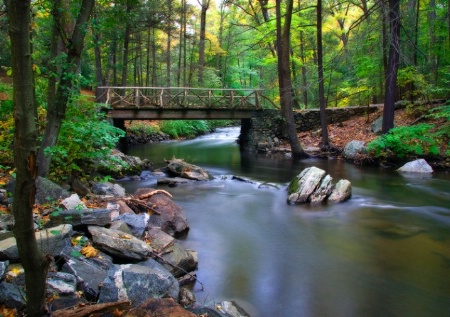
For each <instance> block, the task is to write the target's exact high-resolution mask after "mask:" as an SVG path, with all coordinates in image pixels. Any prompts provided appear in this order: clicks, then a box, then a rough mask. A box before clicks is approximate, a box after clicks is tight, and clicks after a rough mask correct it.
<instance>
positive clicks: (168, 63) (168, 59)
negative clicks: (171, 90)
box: [166, 1, 172, 87]
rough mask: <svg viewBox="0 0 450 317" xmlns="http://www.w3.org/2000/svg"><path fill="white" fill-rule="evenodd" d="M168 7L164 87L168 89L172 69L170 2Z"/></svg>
mask: <svg viewBox="0 0 450 317" xmlns="http://www.w3.org/2000/svg"><path fill="white" fill-rule="evenodd" d="M168 5H169V13H168V14H169V16H168V19H167V20H168V23H167V43H166V44H167V45H166V86H167V87H170V86H171V83H170V77H171V76H172V74H171V68H172V65H171V64H172V61H171V56H170V55H171V54H172V52H171V51H172V48H171V41H172V1H168Z"/></svg>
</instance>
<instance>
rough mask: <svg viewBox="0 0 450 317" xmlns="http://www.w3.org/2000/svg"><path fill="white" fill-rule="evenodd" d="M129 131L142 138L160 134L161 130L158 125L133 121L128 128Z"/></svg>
mask: <svg viewBox="0 0 450 317" xmlns="http://www.w3.org/2000/svg"><path fill="white" fill-rule="evenodd" d="M127 131H128V132H130V133H132V134H134V135H136V136H139V137H142V136H147V135H151V134H154V133H158V132H159V131H160V129H159V126H158V125H156V124H148V123H145V122H142V121H132V122H131V124H130V125H129V127H128V128H127Z"/></svg>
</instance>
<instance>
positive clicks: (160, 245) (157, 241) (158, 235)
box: [147, 227, 175, 254]
mask: <svg viewBox="0 0 450 317" xmlns="http://www.w3.org/2000/svg"><path fill="white" fill-rule="evenodd" d="M147 234H148V238H149V240H150V246H151V247H152V249H153V250H154V251H155V252H156V253H158V254H160V253H162V251H163V250H164V249H165V248H167V247H168V246H170V245H172V244H173V243H174V241H175V239H174V238H173V237H172V236H171V235H169V234H167V233H165V232H164V231H162V229H161V228H160V227H149V228H148V230H147Z"/></svg>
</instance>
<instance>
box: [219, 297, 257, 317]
mask: <svg viewBox="0 0 450 317" xmlns="http://www.w3.org/2000/svg"><path fill="white" fill-rule="evenodd" d="M220 306H221V310H222V311H223V312H224V313H225V314H227V316H230V317H250V315H249V314H248V313H247V312H246V311H245V310H244V309H243V308H242V307H240V306H239V305H238V304H236V302H234V301H223V302H222V303H221V304H220Z"/></svg>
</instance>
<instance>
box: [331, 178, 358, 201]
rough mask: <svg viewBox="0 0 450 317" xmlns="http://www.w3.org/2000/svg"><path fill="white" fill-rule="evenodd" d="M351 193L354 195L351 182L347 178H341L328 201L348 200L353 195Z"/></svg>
mask: <svg viewBox="0 0 450 317" xmlns="http://www.w3.org/2000/svg"><path fill="white" fill-rule="evenodd" d="M351 195H352V185H351V183H350V182H349V181H348V180H346V179H341V180H339V182H337V184H336V185H335V186H334V188H333V191H332V192H331V195H330V197H328V201H329V202H335V203H338V202H342V201H346V200H347V199H349V198H350V197H351Z"/></svg>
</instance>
